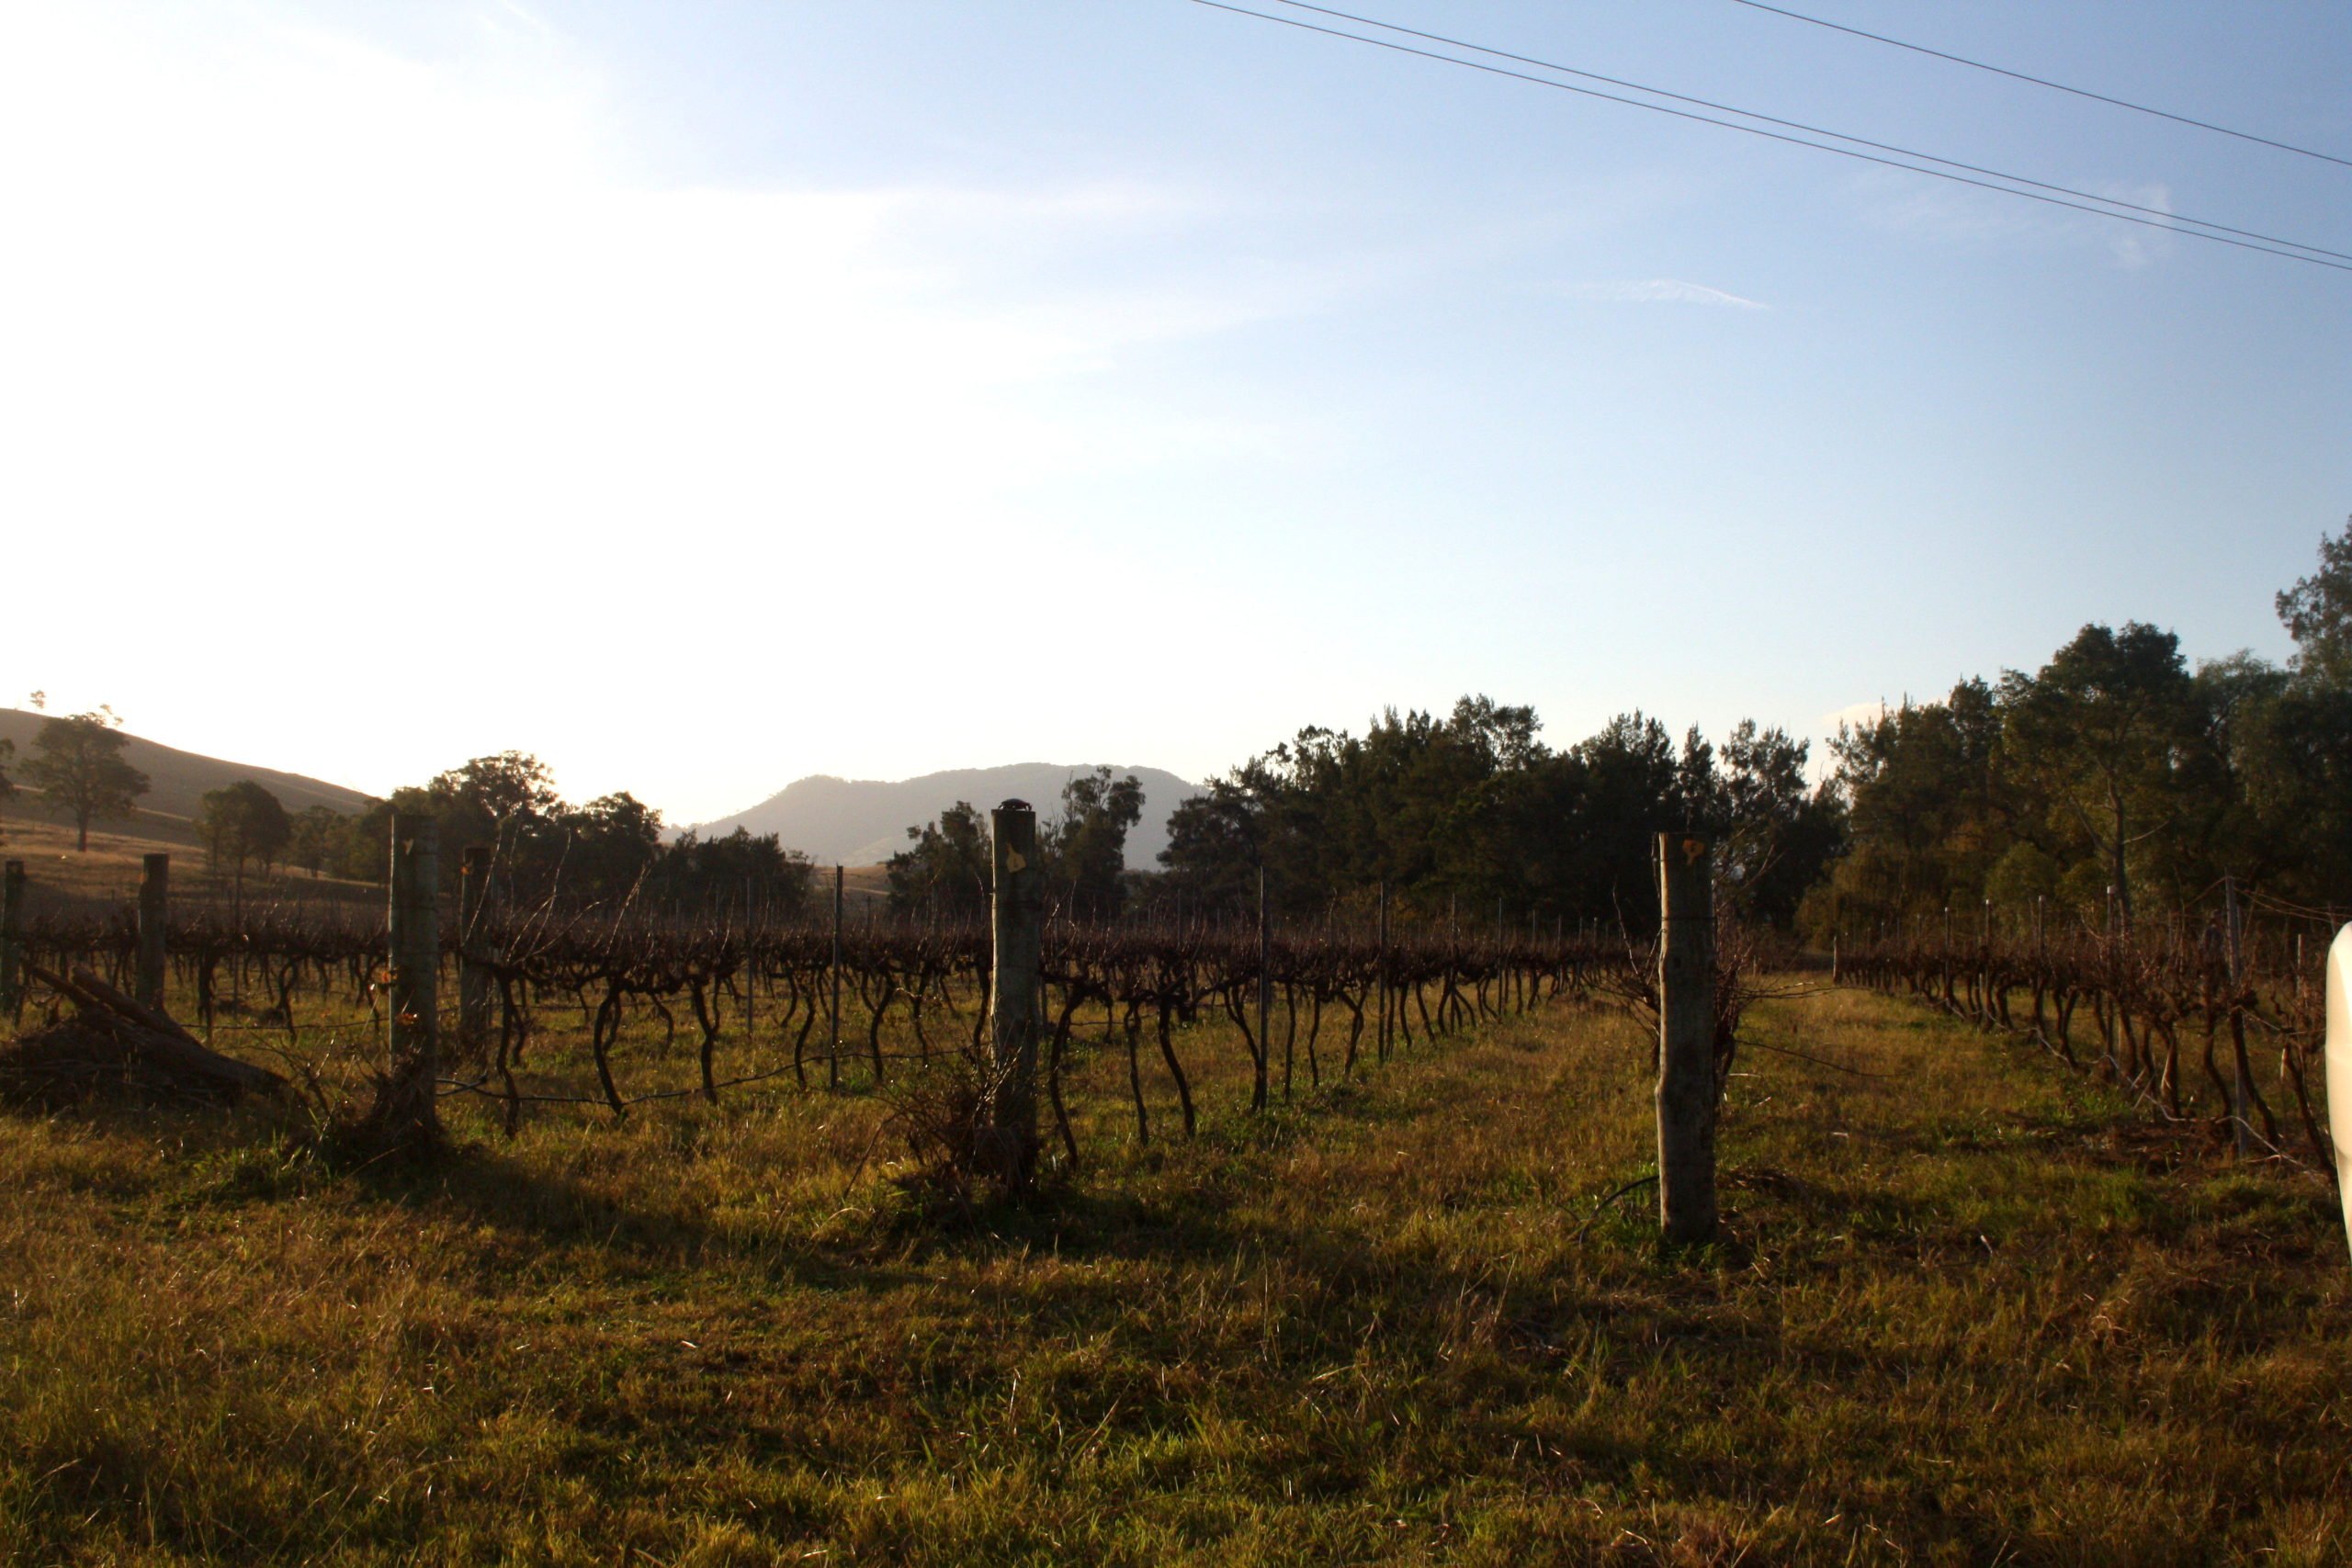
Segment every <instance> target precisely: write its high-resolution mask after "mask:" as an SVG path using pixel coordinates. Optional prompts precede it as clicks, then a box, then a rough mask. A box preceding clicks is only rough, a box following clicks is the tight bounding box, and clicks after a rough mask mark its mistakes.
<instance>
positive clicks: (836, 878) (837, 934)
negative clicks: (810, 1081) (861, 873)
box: [825, 865, 842, 1089]
mask: <svg viewBox="0 0 2352 1568" xmlns="http://www.w3.org/2000/svg"><path fill="white" fill-rule="evenodd" d="M832 976H833V1017H832V1043H831V1045H829V1046H827V1047H826V1048H825V1087H826V1088H827V1089H840V1088H841V1087H842V868H841V867H840V866H838V865H837V866H835V867H833V971H832Z"/></svg>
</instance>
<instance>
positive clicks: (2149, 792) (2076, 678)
mask: <svg viewBox="0 0 2352 1568" xmlns="http://www.w3.org/2000/svg"><path fill="white" fill-rule="evenodd" d="M2001 703H2002V708H2003V718H2004V737H2003V740H2004V747H2005V750H2006V751H2007V754H2008V756H2009V758H2010V760H2011V761H2012V762H2013V763H2014V765H2015V767H2016V768H2017V770H2018V773H2019V774H2020V775H2021V776H2022V777H2023V778H2025V779H2026V780H2027V781H2029V782H2030V784H2032V785H2033V786H2034V787H2035V788H2036V790H2037V791H2038V792H2039V793H2040V795H2041V796H2042V797H2043V798H2044V799H2045V800H2046V801H2047V802H2048V803H2049V805H2048V810H2049V813H2050V818H2051V820H2052V826H2053V828H2055V829H2061V830H2063V829H2064V828H2065V827H2067V826H2072V827H2073V828H2075V829H2078V830H2079V831H2080V833H2081V835H2082V837H2083V838H2084V839H2085V840H2087V841H2088V842H2089V844H2090V845H2091V846H2092V847H2093V848H2094V849H2095V850H2096V851H2097V852H2098V856H2099V858H2100V861H2101V862H2102V863H2103V869H2104V871H2105V873H2106V874H2107V877H2108V886H2110V887H2112V888H2113V889H2114V890H2115V903H2116V912H2117V915H2118V917H2119V918H2120V920H2121V921H2122V923H2123V925H2124V926H2125V927H2127V928H2128V927H2129V926H2130V925H2131V915H2132V877H2131V859H2132V852H2133V851H2134V850H2135V849H2137V848H2138V847H2140V846H2141V845H2142V844H2143V843H2145V842H2147V841H2148V840H2152V839H2154V837H2155V836H2156V835H2157V834H2159V833H2163V832H2165V831H2166V830H2167V829H2172V828H2174V827H2175V826H2176V825H2177V822H2178V821H2179V819H2180V818H2181V815H2182V808H2183V802H2182V800H2181V798H2180V792H2179V790H2178V788H2177V784H2178V782H2179V781H2178V780H2177V776H2176V774H2177V763H2178V761H2179V759H2180V757H2181V754H2182V749H2183V747H2184V745H2186V744H2187V743H2188V742H2189V741H2190V739H2191V738H2192V737H2193V736H2194V734H2195V731H2196V728H2197V715H2196V692H2195V688H2194V685H2193V684H2192V682H2190V679H2189V675H2188V670H2187V669H2186V667H2184V666H2183V664H2182V662H2181V658H2180V639H2179V638H2178V637H2176V636H2174V635H2173V634H2172V633H2170V632H2167V631H2160V630H2158V629H2157V628H2156V627H2154V626H2147V625H2144V624H2143V623H2141V622H2138V621H2131V622H2126V623H2125V625H2124V626H2123V629H2122V630H2121V631H2120V632H2118V631H2115V630H2113V629H2111V628H2109V627H2107V626H2085V627H2084V628H2083V629H2082V630H2081V631H2080V632H2079V633H2077V634H2076V635H2075V639H2074V640H2073V641H2072V642H2069V643H2068V644H2067V645H2066V646H2065V647H2064V648H2062V649H2059V650H2058V651H2057V652H2056V653H2055V654H2053V655H2052V657H2051V660H2050V662H2049V663H2047V664H2045V665H2043V666H2042V667H2041V671H2039V672H2038V673H2037V674H2034V675H2032V676H2027V675H2023V674H2020V673H2018V671H2009V672H2007V674H2005V675H2004V676H2003V677H2002V681H2001Z"/></svg>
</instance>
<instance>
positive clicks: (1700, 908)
mask: <svg viewBox="0 0 2352 1568" xmlns="http://www.w3.org/2000/svg"><path fill="white" fill-rule="evenodd" d="M1657 859H1658V943H1657V999H1658V1061H1657V1206H1658V1222H1659V1224H1660V1225H1661V1226H1662V1227H1663V1228H1664V1230H1665V1232H1666V1239H1667V1240H1668V1241H1669V1242H1673V1243H1676V1244H1682V1243H1690V1242H1706V1241H1713V1239H1714V1235H1715V1061H1714V1032H1715V1031H1714V1011H1715V1007H1714V1002H1715V998H1714V990H1715V952H1714V948H1715V920H1714V890H1713V885H1712V882H1711V878H1710V866H1709V859H1708V854H1707V841H1706V840H1704V839H1701V838H1697V837H1694V836H1692V835H1691V834H1688V833H1661V834H1659V835H1658V841H1657Z"/></svg>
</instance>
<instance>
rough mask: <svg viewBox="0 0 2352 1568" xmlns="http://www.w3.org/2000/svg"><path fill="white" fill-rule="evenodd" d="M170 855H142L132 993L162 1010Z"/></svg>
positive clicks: (168, 906)
mask: <svg viewBox="0 0 2352 1568" xmlns="http://www.w3.org/2000/svg"><path fill="white" fill-rule="evenodd" d="M171 888H172V857H171V856H169V855H167V854H153V855H149V856H147V857H146V858H145V860H144V862H143V863H142V868H141V875H140V878H139V972H138V977H137V979H136V980H135V982H134V985H135V986H136V989H134V990H133V991H132V992H131V995H132V996H133V997H135V998H138V999H139V1000H140V1001H141V1002H144V1003H145V1004H146V1005H147V1006H149V1007H151V1008H153V1009H155V1010H158V1011H161V1010H163V1006H164V957H165V949H164V941H165V939H164V922H165V920H166V919H168V918H169V916H170V914H171V907H172V893H171Z"/></svg>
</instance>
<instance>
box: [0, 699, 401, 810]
mask: <svg viewBox="0 0 2352 1568" xmlns="http://www.w3.org/2000/svg"><path fill="white" fill-rule="evenodd" d="M53 716H54V715H51V714H40V713H28V712H26V711H25V710H24V709H22V708H0V740H13V741H15V742H16V743H17V760H16V761H15V763H13V764H11V766H12V768H21V767H22V766H23V764H24V762H25V761H26V760H27V759H28V758H30V757H31V756H32V755H33V754H34V752H33V738H34V737H35V736H37V735H39V734H40V727H41V726H42V725H43V724H45V723H47V722H48V721H49V719H51V717H53ZM123 739H124V740H125V742H126V743H127V744H125V745H124V747H123V749H122V760H123V761H126V762H129V763H130V765H131V766H132V767H134V768H137V769H138V770H139V771H140V772H141V773H145V774H146V775H147V781H148V789H147V793H146V794H145V795H141V796H140V797H139V812H138V815H137V817H136V818H133V819H132V820H131V822H130V823H128V824H124V826H127V827H129V828H131V829H136V830H139V831H143V832H149V833H152V834H154V835H155V836H158V837H164V838H171V839H178V840H188V841H193V824H194V821H195V818H196V817H197V814H198V812H199V811H201V810H202V809H203V800H204V794H205V792H206V791H207V790H215V789H220V788H223V787H225V786H226V785H229V784H235V783H237V782H238V781H239V780H241V779H251V780H253V781H254V783H255V784H260V785H261V786H262V787H263V788H264V789H266V790H267V791H269V792H270V793H271V794H272V795H276V796H277V799H278V804H280V805H281V806H283V807H286V809H287V811H288V813H289V814H291V813H293V812H298V811H301V810H303V809H305V808H306V807H312V806H331V807H334V808H335V809H336V810H337V811H343V812H356V811H363V810H365V809H367V807H368V796H367V795H362V794H360V793H359V791H357V790H356V789H345V788H344V787H343V785H341V784H328V783H326V782H325V781H324V780H322V779H312V778H305V777H303V776H302V775H301V774H300V773H280V772H279V771H278V770H277V769H276V768H258V767H254V766H252V765H251V764H249V763H245V762H228V761H221V760H220V758H218V757H201V756H198V754H197V753H195V752H193V751H182V750H178V749H177V748H175V747H171V746H164V745H159V744H157V743H156V742H154V741H153V740H147V739H141V738H140V737H139V736H136V735H132V734H130V733H129V732H128V731H126V732H125V733H124V736H123ZM6 812H7V814H8V815H9V816H21V817H41V818H51V817H53V816H54V815H55V814H54V813H52V812H51V811H49V810H48V809H47V808H46V807H43V806H42V805H41V803H40V797H39V796H38V795H35V794H34V793H33V792H32V791H31V790H29V789H27V788H23V787H21V785H20V787H19V788H18V789H17V795H16V798H15V799H13V800H11V801H10V802H8V804H7V807H6Z"/></svg>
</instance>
